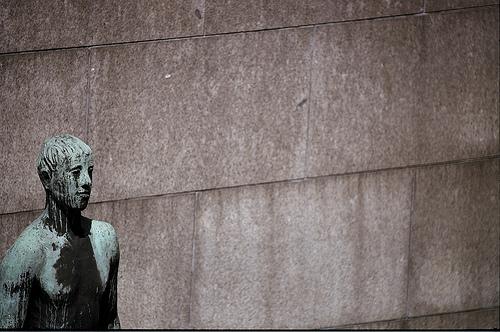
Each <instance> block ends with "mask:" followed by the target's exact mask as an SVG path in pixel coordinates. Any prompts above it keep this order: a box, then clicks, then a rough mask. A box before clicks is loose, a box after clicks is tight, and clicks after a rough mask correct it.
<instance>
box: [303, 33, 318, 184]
mask: <svg viewBox="0 0 500 332" xmlns="http://www.w3.org/2000/svg"><path fill="white" fill-rule="evenodd" d="M316 34H317V26H316V25H314V26H313V31H312V37H311V44H310V48H311V49H310V58H309V68H308V70H309V72H308V80H309V82H308V91H307V114H306V151H305V157H304V173H303V178H304V179H305V178H306V177H307V175H308V174H309V172H308V167H309V154H310V153H309V149H310V144H309V132H310V129H309V127H310V124H311V121H310V118H311V104H312V101H313V100H312V71H313V66H314V59H315V55H316Z"/></svg>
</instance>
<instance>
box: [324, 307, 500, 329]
mask: <svg viewBox="0 0 500 332" xmlns="http://www.w3.org/2000/svg"><path fill="white" fill-rule="evenodd" d="M499 309H500V307H499V306H493V307H484V308H475V309H469V310H463V311H451V312H439V313H435V314H427V315H421V316H409V317H401V318H396V319H388V320H378V321H372V322H359V323H349V324H343V325H338V326H331V327H321V328H320V329H343V328H346V329H349V327H350V326H354V325H368V324H378V323H393V322H404V321H409V320H412V319H419V318H426V317H439V316H446V315H453V314H466V313H472V312H486V311H494V310H499Z"/></svg>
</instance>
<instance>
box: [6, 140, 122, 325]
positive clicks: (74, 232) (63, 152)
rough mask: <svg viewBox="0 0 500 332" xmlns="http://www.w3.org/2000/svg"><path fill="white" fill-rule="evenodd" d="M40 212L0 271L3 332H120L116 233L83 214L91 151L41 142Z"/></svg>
mask: <svg viewBox="0 0 500 332" xmlns="http://www.w3.org/2000/svg"><path fill="white" fill-rule="evenodd" d="M37 167H38V174H39V176H40V180H41V181H42V184H43V187H44V188H45V192H46V203H45V210H44V211H43V212H42V214H41V215H40V216H39V217H38V218H37V219H36V220H35V221H33V222H32V223H31V224H30V225H29V226H28V227H27V228H26V229H25V230H24V231H23V233H22V234H21V235H20V236H19V238H18V239H17V240H16V242H15V243H14V245H13V246H12V247H11V248H10V249H9V250H8V251H7V253H6V255H5V258H4V259H3V261H2V263H1V265H0V328H8V329H12V328H24V329H39V328H42V329H60V328H65V329H108V328H120V323H119V319H118V314H117V306H116V298H117V294H116V292H117V289H116V287H117V274H118V261H119V249H118V241H117V237H116V233H115V230H114V229H113V227H112V226H111V225H110V224H108V223H105V222H102V221H97V220H91V219H88V218H85V217H83V216H82V215H81V211H82V210H84V209H85V208H86V207H87V204H88V201H89V197H90V191H91V188H92V169H93V160H92V151H91V149H90V147H89V146H88V145H87V144H85V143H84V142H83V141H81V140H80V139H78V138H76V137H74V136H71V135H60V136H55V137H52V138H50V139H48V140H47V141H45V142H44V144H43V146H42V149H41V151H40V155H39V157H38V162H37Z"/></svg>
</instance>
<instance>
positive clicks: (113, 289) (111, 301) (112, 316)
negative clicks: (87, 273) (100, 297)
mask: <svg viewBox="0 0 500 332" xmlns="http://www.w3.org/2000/svg"><path fill="white" fill-rule="evenodd" d="M119 256H120V255H119V253H118V254H117V257H116V260H113V261H112V262H111V269H110V273H111V275H110V277H111V279H110V288H109V294H107V295H108V296H107V298H108V305H109V310H110V312H109V314H108V317H109V320H108V329H120V319H119V318H118V308H117V284H118V264H119V259H120V258H119Z"/></svg>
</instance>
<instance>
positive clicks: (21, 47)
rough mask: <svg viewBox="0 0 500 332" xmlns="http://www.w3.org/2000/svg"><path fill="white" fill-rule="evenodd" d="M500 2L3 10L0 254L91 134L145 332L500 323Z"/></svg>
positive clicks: (101, 199) (128, 315) (94, 209)
mask: <svg viewBox="0 0 500 332" xmlns="http://www.w3.org/2000/svg"><path fill="white" fill-rule="evenodd" d="M498 3H499V2H498V0H352V1H347V0H300V1H299V0H163V1H162V0H155V1H135V0H110V1H104V0H102V1H91V0H75V1H63V0H54V1H35V0H23V1H17V0H0V53H1V54H0V121H1V132H0V141H1V142H0V155H1V159H0V174H1V177H0V202H1V204H0V229H1V230H0V257H3V255H4V253H5V251H6V249H7V248H8V247H9V246H10V245H11V244H12V243H13V241H14V240H15V238H16V237H17V236H18V235H19V233H20V232H21V231H22V229H23V228H24V227H25V226H26V225H27V224H28V223H29V222H30V221H31V220H33V218H34V217H35V216H36V215H37V213H39V211H40V209H42V208H43V204H44V193H43V190H42V186H41V184H40V183H39V180H38V178H37V173H36V169H35V158H36V155H37V152H38V149H39V147H40V145H41V143H42V142H43V140H44V139H45V138H47V137H49V136H51V135H54V134H59V133H71V134H74V135H76V136H78V137H81V138H82V139H84V140H85V141H87V142H88V143H89V144H90V145H91V147H92V148H93V150H94V152H95V171H94V190H93V196H92V199H93V200H92V202H93V203H92V204H91V205H90V206H89V208H88V209H87V210H86V211H85V213H86V215H87V216H89V217H95V218H99V219H101V220H106V221H109V222H111V223H112V224H113V225H114V226H115V228H116V229H117V231H118V235H119V240H120V246H121V266H120V276H119V304H118V307H119V314H120V318H121V321H122V327H124V328H336V327H352V328H443V327H444V328H492V327H497V328H498V327H499V325H498V324H499V323H498V321H499V242H500V240H499V237H500V234H499V232H500V210H499V206H500V197H499V191H500V188H499V186H500V143H499V136H500V135H499V4H498Z"/></svg>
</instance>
